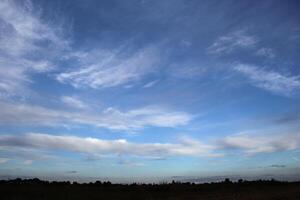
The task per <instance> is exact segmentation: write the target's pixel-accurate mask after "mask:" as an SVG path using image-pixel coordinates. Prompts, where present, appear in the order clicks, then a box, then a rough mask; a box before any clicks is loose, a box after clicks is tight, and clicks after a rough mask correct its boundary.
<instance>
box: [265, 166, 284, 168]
mask: <svg viewBox="0 0 300 200" xmlns="http://www.w3.org/2000/svg"><path fill="white" fill-rule="evenodd" d="M269 167H271V168H285V167H286V165H270V166H269Z"/></svg>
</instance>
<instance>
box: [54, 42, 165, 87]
mask: <svg viewBox="0 0 300 200" xmlns="http://www.w3.org/2000/svg"><path fill="white" fill-rule="evenodd" d="M157 51H158V50H157V49H156V48H154V47H147V48H144V49H140V50H138V51H137V52H130V50H128V49H124V48H121V49H119V50H115V51H108V50H96V51H92V52H85V53H77V54H76V55H75V54H74V55H73V56H72V57H73V58H77V60H78V64H77V65H78V66H76V68H75V69H72V70H71V71H69V72H63V73H60V74H58V75H57V80H58V81H60V82H62V83H69V84H71V85H72V86H74V87H91V88H106V87H115V86H119V85H125V84H128V83H132V82H134V81H137V80H139V79H140V78H141V77H142V76H144V75H146V74H148V73H151V72H153V71H154V70H155V68H156V66H157V64H158V61H159V54H158V52H157Z"/></svg>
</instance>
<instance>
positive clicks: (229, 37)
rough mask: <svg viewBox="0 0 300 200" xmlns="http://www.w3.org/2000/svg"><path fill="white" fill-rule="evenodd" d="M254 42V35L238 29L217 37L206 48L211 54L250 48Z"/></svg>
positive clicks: (255, 41) (255, 40)
mask: <svg viewBox="0 0 300 200" xmlns="http://www.w3.org/2000/svg"><path fill="white" fill-rule="evenodd" d="M256 43H257V39H256V38H255V37H254V36H250V35H248V34H247V33H246V32H245V31H244V30H239V31H234V32H231V33H228V34H226V35H224V36H221V37H219V38H218V39H217V40H216V41H215V42H214V43H213V44H212V45H211V46H209V47H208V49H207V50H208V53H211V54H228V53H231V52H233V51H235V50H237V49H242V48H244V49H247V48H252V47H254V46H255V44H256Z"/></svg>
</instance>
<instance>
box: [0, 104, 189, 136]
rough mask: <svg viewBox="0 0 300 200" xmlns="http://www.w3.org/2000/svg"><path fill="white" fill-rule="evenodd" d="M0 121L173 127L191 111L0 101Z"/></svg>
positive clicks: (122, 127) (126, 128)
mask: <svg viewBox="0 0 300 200" xmlns="http://www.w3.org/2000/svg"><path fill="white" fill-rule="evenodd" d="M0 107H1V108H2V109H1V110H0V122H1V123H2V124H7V125H8V124H12V125H37V126H45V125H50V126H51V125H68V124H71V125H72V124H87V125H92V126H96V127H103V128H108V129H112V130H124V131H133V130H137V129H142V128H144V127H147V126H155V127H176V126H180V125H185V124H187V123H189V121H190V120H192V116H191V115H190V114H187V113H184V112H178V111H171V110H168V109H164V108H161V107H158V106H148V107H143V108H138V109H133V110H129V111H127V112H122V111H120V110H117V109H115V108H107V109H105V110H103V111H98V112H97V111H95V112H94V113H87V112H79V111H76V112H67V111H62V110H54V109H49V108H45V107H41V106H31V105H28V104H15V103H8V102H1V101H0Z"/></svg>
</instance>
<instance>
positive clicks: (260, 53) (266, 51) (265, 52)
mask: <svg viewBox="0 0 300 200" xmlns="http://www.w3.org/2000/svg"><path fill="white" fill-rule="evenodd" d="M256 55H258V56H264V57H268V58H274V57H275V53H274V51H273V50H272V49H270V48H265V47H264V48H260V49H259V50H257V52H256Z"/></svg>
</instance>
